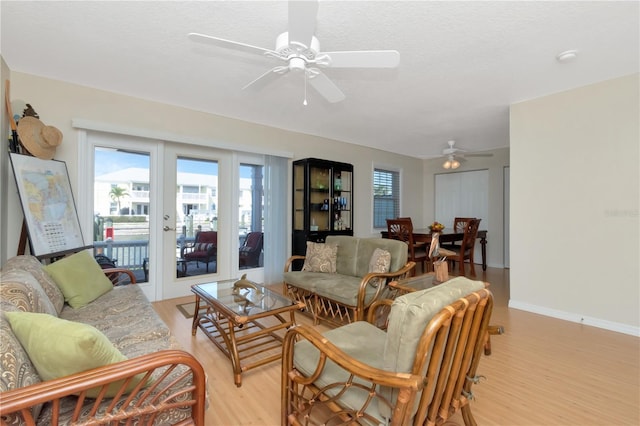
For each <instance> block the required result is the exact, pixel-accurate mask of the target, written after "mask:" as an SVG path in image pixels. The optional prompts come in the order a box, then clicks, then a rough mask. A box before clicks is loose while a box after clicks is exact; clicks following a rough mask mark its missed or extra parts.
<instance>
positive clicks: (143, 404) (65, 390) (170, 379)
mask: <svg viewBox="0 0 640 426" xmlns="http://www.w3.org/2000/svg"><path fill="white" fill-rule="evenodd" d="M56 263H57V262H56ZM97 267H98V269H99V266H97ZM106 271H108V270H106ZM97 273H98V274H101V273H102V271H98V272H97ZM97 276H98V277H100V278H102V277H104V275H97ZM96 281H97V280H96ZM95 285H96V284H95V282H87V283H86V286H95ZM66 298H67V294H66V293H65V294H64V295H63V292H62V291H61V290H60V288H58V285H57V284H56V281H55V280H54V279H53V278H52V275H51V274H50V273H49V272H48V271H47V268H46V267H45V266H43V265H42V264H41V263H40V262H39V261H38V260H37V259H36V258H35V257H32V256H16V257H14V258H12V259H9V260H8V261H7V263H6V264H5V265H4V266H3V267H2V270H0V368H1V370H2V374H1V376H0V416H1V419H2V424H3V425H4V424H11V425H13V424H38V425H40V424H43V425H44V424H46V425H58V424H60V425H65V424H107V423H109V424H116V423H117V424H124V423H126V422H131V423H127V424H140V425H142V424H144V425H151V424H161V425H168V424H180V425H187V424H195V425H203V424H204V411H205V401H206V389H205V388H206V386H205V374H204V370H203V368H202V366H201V365H200V363H199V362H198V361H197V360H196V359H195V358H194V357H193V356H191V355H190V354H188V353H187V352H184V351H182V350H180V347H179V344H178V342H177V340H176V339H175V338H174V337H173V336H172V335H171V334H170V332H169V329H168V327H167V326H166V324H164V323H163V322H162V320H161V319H160V318H159V316H158V315H157V314H156V312H155V311H154V310H153V307H152V306H151V304H150V303H149V301H148V300H147V299H146V297H145V296H144V294H143V292H142V290H141V289H140V288H139V286H138V285H135V284H133V285H125V286H119V287H113V288H112V289H108V290H106V293H104V294H102V295H100V296H99V297H97V298H96V299H95V300H93V301H91V302H90V303H88V304H86V305H85V306H83V307H77V308H72V307H71V306H69V304H68V303H66V302H65V299H66ZM25 318H27V319H29V320H32V319H34V318H35V319H36V320H37V321H40V320H44V321H46V322H45V323H37V324H40V325H45V326H46V327H49V326H51V327H52V328H51V330H56V331H61V332H60V334H59V335H55V336H52V337H53V339H54V341H53V342H52V343H49V344H48V346H46V347H44V348H43V349H40V350H39V351H38V352H36V351H35V350H34V346H33V345H36V346H37V344H38V342H37V341H26V340H25V338H24V334H23V333H24V332H25V331H26V332H27V333H34V337H33V338H32V340H34V339H36V338H37V334H36V332H37V331H38V330H36V327H35V326H33V325H31V329H30V328H29V326H30V324H31V323H28V322H27V323H26V327H25V326H24V324H22V325H20V328H19V327H18V325H19V323H18V322H16V321H17V319H20V320H21V321H23V320H24V319H25ZM33 324H36V323H35V322H34V323H33ZM88 326H91V327H88ZM56 327H58V328H56ZM65 327H66V328H65ZM76 328H77V329H80V330H81V332H79V333H78V334H81V333H85V332H86V331H87V330H89V332H90V333H94V329H95V330H98V332H95V334H96V335H99V336H100V338H102V336H105V338H106V339H108V341H107V343H106V345H107V346H111V350H113V348H115V353H116V354H117V353H118V352H119V354H121V355H118V356H119V357H121V358H116V359H120V361H117V362H115V363H109V364H108V365H102V366H96V367H93V368H91V369H89V370H86V371H81V372H77V373H73V374H71V375H66V376H64V377H59V378H53V379H51V378H47V379H43V378H42V377H41V376H45V373H43V369H42V364H40V363H39V362H42V360H41V358H42V357H46V356H49V359H50V360H51V363H52V364H56V362H57V361H59V360H66V361H67V362H70V361H69V360H70V359H75V358H74V357H75V356H76V351H78V350H80V349H81V348H84V347H87V346H88V347H91V349H93V347H95V346H98V345H97V344H94V343H93V342H94V341H93V340H90V342H91V343H90V344H88V345H86V344H85V343H84V342H85V340H82V339H80V338H78V344H77V346H78V348H76V347H72V346H73V345H68V346H66V347H64V348H62V349H63V350H62V353H58V354H56V353H54V352H53V351H55V350H57V348H56V347H57V346H60V345H61V344H62V343H61V342H63V341H65V339H66V338H67V337H68V336H67V334H69V335H71V334H72V333H75V330H76ZM47 330H48V328H47ZM67 330H70V331H68V333H67ZM40 331H41V330H40ZM83 336H84V335H83ZM91 336H93V334H91ZM41 337H42V336H41ZM45 337H46V336H45ZM73 337H74V338H75V337H76V336H75V335H74V336H73ZM83 338H84V337H83ZM92 338H93V337H92ZM98 341H99V340H98ZM36 359H37V361H36ZM45 359H47V358H45ZM38 361H39V362H38ZM74 362H75V361H74ZM78 362H81V361H78ZM80 365H83V364H80ZM36 366H38V367H36ZM47 374H48V373H47Z"/></svg>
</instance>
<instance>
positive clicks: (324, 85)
mask: <svg viewBox="0 0 640 426" xmlns="http://www.w3.org/2000/svg"><path fill="white" fill-rule="evenodd" d="M317 13H318V1H317V0H305V1H299V0H298V1H293V0H292V1H289V28H288V29H289V31H287V32H284V33H282V34H280V35H279V36H278V37H277V38H276V46H275V49H273V50H271V49H265V48H263V47H258V46H252V45H249V44H245V43H240V42H237V41H231V40H226V39H223V38H219V37H214V36H210V35H206V34H199V33H189V39H191V40H193V41H196V42H201V43H208V44H213V45H216V46H220V47H225V48H228V49H234V50H240V51H244V52H248V53H252V54H258V55H262V56H265V57H267V58H273V59H276V60H279V61H282V62H284V64H283V65H279V66H276V67H274V68H271V69H270V70H269V71H267V72H265V73H264V74H262V75H260V76H259V77H258V78H256V79H255V80H253V81H251V82H250V83H249V84H247V85H246V86H244V87H243V88H242V89H243V90H244V89H246V88H249V87H252V88H262V87H264V86H266V85H267V84H268V83H270V82H272V81H274V80H275V79H277V78H279V77H280V76H282V75H284V74H286V73H289V72H291V73H300V72H304V78H305V98H304V102H303V104H304V105H306V104H307V96H306V92H307V82H308V83H309V84H310V85H311V87H313V88H314V89H315V90H316V91H318V93H320V94H321V95H322V96H323V97H324V98H325V99H326V100H327V101H328V102H331V103H333V102H340V101H342V100H344V99H345V95H344V93H343V92H342V91H341V90H340V88H338V86H336V85H335V84H334V83H333V82H332V81H331V80H330V79H329V78H328V77H327V76H326V75H325V74H324V73H323V72H322V71H321V69H322V68H395V67H397V66H398V63H399V62H400V53H399V52H398V51H396V50H356V51H339V52H322V51H321V50H320V42H319V41H318V39H317V38H316V37H315V29H316V16H317Z"/></svg>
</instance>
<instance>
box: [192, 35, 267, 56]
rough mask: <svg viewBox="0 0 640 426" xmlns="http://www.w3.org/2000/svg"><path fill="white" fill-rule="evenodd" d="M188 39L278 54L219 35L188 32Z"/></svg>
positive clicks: (248, 50) (229, 47)
mask: <svg viewBox="0 0 640 426" xmlns="http://www.w3.org/2000/svg"><path fill="white" fill-rule="evenodd" d="M189 39H190V40H192V41H195V42H198V43H205V44H213V45H215V46H220V47H224V48H226V49H233V50H240V51H243V52H248V53H254V54H258V55H264V54H265V53H269V54H272V55H276V56H279V55H278V53H277V52H275V51H273V50H270V49H265V48H263V47H258V46H252V45H250V44H245V43H239V42H237V41H231V40H226V39H224V38H220V37H213V36H210V35H206V34H199V33H189Z"/></svg>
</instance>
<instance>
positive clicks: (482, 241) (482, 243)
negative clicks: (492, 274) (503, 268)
mask: <svg viewBox="0 0 640 426" xmlns="http://www.w3.org/2000/svg"><path fill="white" fill-rule="evenodd" d="M480 246H481V247H482V270H483V271H486V270H487V238H486V237H482V238H480Z"/></svg>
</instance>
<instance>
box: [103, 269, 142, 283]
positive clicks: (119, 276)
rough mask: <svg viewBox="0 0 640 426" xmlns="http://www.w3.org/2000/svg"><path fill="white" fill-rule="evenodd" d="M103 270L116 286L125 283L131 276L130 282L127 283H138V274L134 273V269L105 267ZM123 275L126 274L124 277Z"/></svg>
mask: <svg viewBox="0 0 640 426" xmlns="http://www.w3.org/2000/svg"><path fill="white" fill-rule="evenodd" d="M102 272H104V274H105V275H106V276H107V278H109V279H110V280H111V282H112V283H113V285H114V286H115V285H121V284H123V283H124V281H125V280H126V279H127V278H129V282H127V284H135V283H136V276H135V275H134V273H133V271H131V270H130V269H126V268H105V269H103V270H102ZM123 275H125V276H124V277H123Z"/></svg>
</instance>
